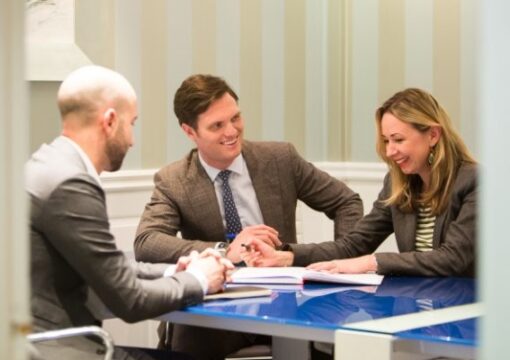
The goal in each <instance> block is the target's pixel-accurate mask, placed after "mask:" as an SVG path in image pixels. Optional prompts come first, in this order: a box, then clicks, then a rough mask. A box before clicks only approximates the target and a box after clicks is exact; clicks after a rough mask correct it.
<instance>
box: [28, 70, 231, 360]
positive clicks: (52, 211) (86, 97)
mask: <svg viewBox="0 0 510 360" xmlns="http://www.w3.org/2000/svg"><path fill="white" fill-rule="evenodd" d="M58 107H59V110H60V113H61V117H62V134H61V136H59V137H58V138H56V139H55V140H54V141H53V142H52V143H51V144H49V145H47V144H44V145H42V146H41V148H40V149H39V150H37V151H36V152H35V153H34V154H33V155H32V157H31V159H30V160H29V161H28V162H27V164H26V169H25V170H26V171H25V177H26V190H27V192H28V193H29V194H30V199H31V212H30V241H31V255H32V257H31V281H32V298H31V301H32V302H31V307H32V314H33V319H34V328H35V331H43V330H53V329H61V328H68V327H75V326H85V325H93V324H94V325H96V324H99V323H100V321H99V319H97V318H96V317H95V316H94V314H93V313H92V312H91V311H90V310H89V308H87V306H86V302H87V299H88V295H89V292H88V289H89V288H91V289H92V290H94V292H95V293H96V294H97V295H98V297H99V298H100V299H101V300H102V301H103V303H104V304H105V305H106V306H107V307H108V308H109V309H110V311H111V312H113V314H115V315H116V316H118V317H119V318H121V319H123V320H124V321H127V322H134V321H138V320H143V319H148V318H153V317H155V316H158V315H161V314H164V313H166V312H169V311H172V310H175V309H178V308H181V307H184V306H186V305H191V304H195V303H198V302H201V301H202V300H203V297H204V295H205V294H206V293H214V292H217V291H219V290H220V289H221V288H222V285H223V283H224V280H225V276H226V271H227V270H229V269H231V268H232V264H230V263H229V262H228V260H224V259H222V258H221V256H220V255H219V254H218V253H216V252H215V251H210V250H208V251H207V252H205V253H201V254H198V253H196V252H195V253H193V254H191V255H190V256H188V257H183V258H181V259H179V261H178V263H177V265H176V266H174V267H170V266H169V265H168V264H147V263H136V262H134V261H133V262H130V261H128V260H127V259H126V257H125V256H124V255H123V253H122V252H121V251H119V250H118V249H117V247H116V245H115V240H114V238H113V236H112V234H111V233H110V229H109V222H108V217H107V213H106V206H105V194H104V191H103V189H102V187H101V180H100V178H99V174H100V173H101V172H102V171H116V170H118V169H119V168H120V167H121V164H122V161H123V159H124V156H125V155H126V152H127V151H128V149H129V147H131V146H132V145H133V126H134V124H135V122H136V119H137V99H136V94H135V91H134V90H133V88H132V86H131V85H130V84H129V82H128V81H127V80H126V79H125V78H124V77H123V76H121V75H120V74H118V73H116V72H114V71H112V70H109V69H106V68H103V67H99V66H86V67H82V68H80V69H78V70H76V71H74V72H73V73H71V74H70V75H69V76H68V77H67V78H66V79H65V80H64V82H63V83H62V85H61V86H60V89H59V91H58ZM97 347H99V345H98V344H96V343H94V342H92V341H90V340H87V339H80V340H78V342H74V343H73V344H71V345H70V346H68V344H64V343H60V344H57V346H46V347H43V348H41V351H42V352H43V355H45V356H46V358H59V359H75V358H80V356H84V358H90V353H89V351H93V352H94V353H95V351H96V349H95V348H97ZM154 358H159V357H157V354H155V355H150V354H148V353H144V352H141V351H140V350H138V349H135V350H133V349H131V350H129V351H128V349H119V348H117V349H116V352H115V359H154ZM169 358H175V359H176V358H181V357H179V356H178V355H176V354H174V357H172V355H168V354H167V355H166V359H169Z"/></svg>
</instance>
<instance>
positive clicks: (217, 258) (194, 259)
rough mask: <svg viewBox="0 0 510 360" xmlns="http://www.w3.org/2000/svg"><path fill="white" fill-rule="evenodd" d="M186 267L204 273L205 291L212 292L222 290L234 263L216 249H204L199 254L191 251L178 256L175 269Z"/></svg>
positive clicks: (180, 269) (181, 269)
mask: <svg viewBox="0 0 510 360" xmlns="http://www.w3.org/2000/svg"><path fill="white" fill-rule="evenodd" d="M188 269H189V270H192V271H197V272H201V273H202V274H204V276H205V277H206V278H207V293H208V294H213V293H216V292H219V291H221V290H223V284H224V283H225V281H227V280H228V279H229V271H231V270H233V269H234V265H232V263H231V262H230V261H229V260H227V259H224V258H222V257H221V255H220V254H219V253H218V252H217V251H215V250H213V249H206V250H204V251H202V252H201V253H200V254H199V253H198V252H196V251H192V252H191V253H190V255H189V256H182V257H181V258H179V260H178V262H177V269H176V271H183V270H188Z"/></svg>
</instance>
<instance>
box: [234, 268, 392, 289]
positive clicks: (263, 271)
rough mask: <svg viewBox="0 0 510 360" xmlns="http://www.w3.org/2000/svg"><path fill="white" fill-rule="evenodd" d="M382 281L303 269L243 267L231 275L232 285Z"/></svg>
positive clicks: (378, 278) (376, 282)
mask: <svg viewBox="0 0 510 360" xmlns="http://www.w3.org/2000/svg"><path fill="white" fill-rule="evenodd" d="M382 280H383V276H382V275H377V274H330V273H327V272H323V271H315V270H308V269H306V268H304V267H298V266H292V267H245V268H240V269H238V270H236V271H235V272H234V273H233V274H232V280H231V282H232V283H234V284H303V283H304V282H306V281H319V282H328V283H336V284H351V285H379V284H381V282H382Z"/></svg>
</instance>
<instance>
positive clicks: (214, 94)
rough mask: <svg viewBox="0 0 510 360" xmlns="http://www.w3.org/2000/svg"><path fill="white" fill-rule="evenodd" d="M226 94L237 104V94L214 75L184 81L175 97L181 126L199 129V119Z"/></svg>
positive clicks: (193, 76) (175, 108)
mask: <svg viewBox="0 0 510 360" xmlns="http://www.w3.org/2000/svg"><path fill="white" fill-rule="evenodd" d="M226 93H228V94H230V95H231V96H232V97H233V98H234V99H235V100H236V102H237V101H238V100H239V98H238V97H237V94H236V93H235V92H234V90H232V88H231V87H230V86H229V85H228V84H227V82H226V81H225V80H223V79H222V78H220V77H217V76H213V75H204V74H196V75H192V76H190V77H188V78H187V79H186V80H184V81H183V82H182V84H181V86H180V87H179V89H177V92H176V93H175V96H174V112H175V115H176V116H177V119H178V120H179V125H182V124H187V125H189V126H191V127H192V128H193V129H195V130H196V129H197V119H198V116H199V115H200V114H202V113H203V112H205V111H207V109H208V108H209V106H211V104H212V103H213V102H214V101H216V100H218V99H220V98H221V97H222V96H223V95H225V94H226Z"/></svg>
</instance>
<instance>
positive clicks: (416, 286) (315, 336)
mask: <svg viewBox="0 0 510 360" xmlns="http://www.w3.org/2000/svg"><path fill="white" fill-rule="evenodd" d="M475 290H476V289H475V282H474V280H473V279H465V278H411V277H386V278H385V279H384V280H383V283H382V284H381V285H379V286H378V287H373V286H357V287H352V286H335V285H325V284H321V285H319V284H310V285H305V286H304V287H302V288H298V289H274V291H273V295H272V296H271V297H270V298H269V297H266V298H252V299H239V300H230V301H228V300H226V301H216V302H209V303H204V304H201V305H197V306H192V307H188V308H186V309H185V310H182V311H177V312H172V313H169V314H166V315H164V316H162V317H160V319H163V320H167V321H172V322H175V323H181V324H188V325H197V326H204V327H211V328H218V329H228V330H235V331H244V332H251V333H257V334H266V335H271V336H273V358H274V359H279V358H287V359H289V358H292V359H299V358H306V350H307V342H308V341H322V342H326V343H335V342H336V341H340V342H342V341H343V340H342V338H344V337H345V336H347V338H345V339H348V343H349V344H354V343H355V342H352V339H351V336H356V337H357V338H359V339H361V341H364V342H366V341H367V340H366V338H367V336H370V337H372V338H374V339H382V338H384V341H383V342H384V344H385V345H384V346H387V344H390V346H389V348H388V349H390V350H391V349H393V347H392V346H393V345H391V344H392V343H393V342H399V343H401V344H404V343H406V342H407V343H409V342H410V341H426V342H428V343H434V342H436V343H437V342H440V341H442V342H445V339H457V340H458V341H462V340H463V339H462V338H461V337H462V336H464V335H465V336H466V338H465V339H464V340H465V341H467V342H468V343H469V342H472V343H473V347H474V344H476V332H475V330H474V327H473V329H472V330H471V331H453V330H454V328H455V327H456V325H455V324H456V323H457V322H459V321H461V320H464V319H473V318H476V317H478V316H480V315H481V310H480V306H479V304H476V291H475ZM473 321H474V320H473ZM450 323H451V324H450ZM468 323H469V321H468ZM441 324H443V325H441ZM431 326H432V328H431ZM412 329H417V330H412ZM420 329H421V330H420ZM420 331H421V332H420ZM338 334H340V335H338ZM346 334H348V335H346ZM338 339H340V340H338ZM303 340H305V341H303ZM457 340H454V341H457ZM450 341H453V340H450ZM463 345H466V344H463ZM351 347H352V346H346V347H345V351H341V352H338V354H337V356H342V357H341V358H342V359H348V358H351V356H355V355H357V357H356V356H355V357H353V358H360V357H359V352H356V354H352V353H351V350H350V348H351ZM364 347H366V346H364ZM374 348H376V347H374ZM390 350H388V351H390ZM353 351H354V349H353ZM339 354H340V355H339ZM339 358H340V357H339ZM381 358H382V357H381Z"/></svg>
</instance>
